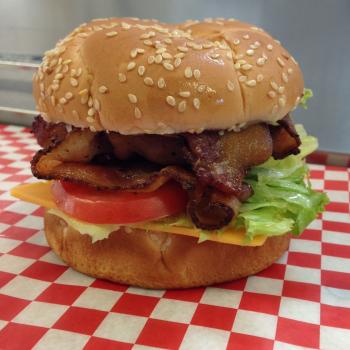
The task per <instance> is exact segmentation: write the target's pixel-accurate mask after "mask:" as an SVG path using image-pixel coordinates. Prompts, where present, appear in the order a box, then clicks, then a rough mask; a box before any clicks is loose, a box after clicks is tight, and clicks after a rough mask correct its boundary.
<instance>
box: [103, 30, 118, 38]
mask: <svg viewBox="0 0 350 350" xmlns="http://www.w3.org/2000/svg"><path fill="white" fill-rule="evenodd" d="M117 34H118V32H115V31H113V32H108V33H106V36H107V37H109V38H111V37H113V36H116V35H117Z"/></svg>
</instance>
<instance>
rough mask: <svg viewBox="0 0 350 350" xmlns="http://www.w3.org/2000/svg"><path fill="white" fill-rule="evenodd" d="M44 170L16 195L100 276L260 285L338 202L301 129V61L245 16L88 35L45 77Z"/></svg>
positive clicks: (97, 25) (92, 26) (38, 126)
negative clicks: (312, 169) (255, 277)
mask: <svg viewBox="0 0 350 350" xmlns="http://www.w3.org/2000/svg"><path fill="white" fill-rule="evenodd" d="M33 93H34V98H35V101H36V104H37V110H38V112H39V113H40V114H39V115H38V117H36V119H35V121H34V123H33V128H32V130H33V133H34V136H35V137H36V139H37V141H38V144H39V145H40V147H41V149H40V150H39V151H38V152H37V153H36V154H35V156H34V158H33V160H32V161H31V169H32V172H33V175H34V176H35V177H37V178H38V179H41V180H43V181H40V182H37V183H31V184H24V185H21V186H19V187H17V188H15V189H13V191H12V193H13V195H14V196H16V197H18V198H21V199H23V200H27V201H30V202H33V203H36V204H39V205H42V206H43V207H45V208H46V212H45V216H44V230H45V235H46V238H47V241H48V243H49V245H50V246H51V248H52V249H53V251H54V252H55V253H56V254H57V255H58V256H59V257H60V258H61V259H62V260H64V261H65V262H66V263H67V264H68V265H69V266H71V267H73V268H74V269H76V270H78V271H81V272H83V273H85V274H88V275H91V276H94V277H97V278H103V279H107V280H110V281H115V282H119V283H125V284H129V285H134V286H140V287H145V288H188V287H195V286H206V285H211V284H214V283H221V282H226V281H231V280H234V279H238V278H241V277H244V276H248V275H251V274H255V273H258V272H259V271H261V270H263V269H265V268H266V267H268V266H269V265H271V264H272V263H273V262H274V261H275V260H276V259H278V258H279V257H280V256H281V255H282V254H283V253H284V251H286V249H287V248H288V245H289V242H290V239H291V236H292V235H295V236H298V235H299V234H300V233H301V232H302V231H303V230H304V229H305V228H306V227H307V226H308V224H309V223H310V222H311V221H312V220H314V219H315V218H316V217H317V215H318V214H319V213H320V212H322V211H323V210H324V206H325V204H326V203H327V197H326V195H325V194H323V193H320V192H316V191H313V190H312V189H311V186H310V182H309V181H308V168H307V165H306V163H305V157H306V156H307V155H308V154H310V153H311V152H313V151H314V150H315V149H316V148H317V140H316V138H314V137H312V136H309V135H307V133H306V132H305V130H304V128H303V127H302V126H301V125H294V122H293V120H292V117H291V111H292V110H294V109H295V108H297V107H298V106H299V105H305V104H306V100H307V98H308V97H310V94H311V93H310V91H309V90H305V89H304V82H303V75H302V72H301V69H300V66H299V64H298V63H297V62H296V60H295V59H294V58H293V57H292V56H291V54H290V53H288V51H287V50H286V49H285V48H284V47H283V46H282V45H281V43H280V42H279V41H277V40H274V39H273V38H272V37H271V36H270V35H269V34H268V33H266V32H265V31H264V30H262V29H261V28H258V27H255V26H252V25H251V24H248V23H243V22H240V21H238V20H234V19H227V20H225V19H222V18H219V19H206V20H204V21H202V22H200V21H187V22H185V23H182V24H178V25H174V24H166V23H161V22H158V21H156V20H140V19H136V18H109V19H97V20H93V21H91V22H89V23H84V24H82V25H81V26H79V27H78V28H77V29H75V30H74V31H73V32H72V33H70V34H69V35H68V36H67V37H66V38H64V39H63V40H61V41H59V42H58V43H57V45H56V47H55V48H54V49H52V50H50V51H47V52H46V53H45V55H44V57H43V61H42V63H41V65H40V67H39V68H38V70H37V72H36V73H35V75H34V78H33Z"/></svg>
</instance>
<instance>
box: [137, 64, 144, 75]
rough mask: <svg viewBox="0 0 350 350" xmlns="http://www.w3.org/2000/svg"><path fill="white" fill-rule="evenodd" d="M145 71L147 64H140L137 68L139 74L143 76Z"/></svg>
mask: <svg viewBox="0 0 350 350" xmlns="http://www.w3.org/2000/svg"><path fill="white" fill-rule="evenodd" d="M145 72H146V68H145V66H139V67H138V68H137V73H138V74H139V76H141V77H142V76H143V75H144V74H145Z"/></svg>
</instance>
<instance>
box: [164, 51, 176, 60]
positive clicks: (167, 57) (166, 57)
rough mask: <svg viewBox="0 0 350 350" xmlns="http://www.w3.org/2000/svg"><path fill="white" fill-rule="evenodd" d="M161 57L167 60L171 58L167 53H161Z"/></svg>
mask: <svg viewBox="0 0 350 350" xmlns="http://www.w3.org/2000/svg"><path fill="white" fill-rule="evenodd" d="M162 56H163V58H165V59H167V60H171V59H172V58H173V55H172V54H170V53H169V52H163V53H162Z"/></svg>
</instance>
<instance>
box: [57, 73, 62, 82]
mask: <svg viewBox="0 0 350 350" xmlns="http://www.w3.org/2000/svg"><path fill="white" fill-rule="evenodd" d="M55 79H57V80H60V79H63V74H62V73H58V74H56V75H55Z"/></svg>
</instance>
